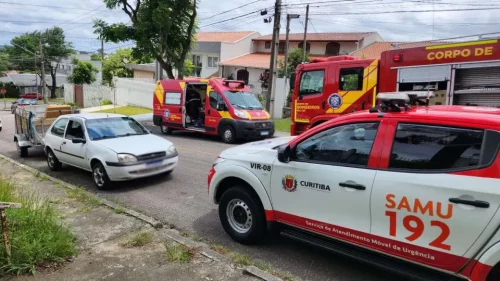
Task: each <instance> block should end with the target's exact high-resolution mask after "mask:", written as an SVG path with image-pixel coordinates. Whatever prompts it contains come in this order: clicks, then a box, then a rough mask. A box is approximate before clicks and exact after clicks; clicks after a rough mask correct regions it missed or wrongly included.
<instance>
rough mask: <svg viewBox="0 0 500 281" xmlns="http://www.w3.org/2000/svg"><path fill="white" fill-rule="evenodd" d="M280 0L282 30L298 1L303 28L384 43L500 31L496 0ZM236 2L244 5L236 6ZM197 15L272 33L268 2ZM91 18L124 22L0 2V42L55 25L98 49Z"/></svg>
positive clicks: (89, 10) (213, 2)
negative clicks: (376, 37) (365, 35)
mask: <svg viewBox="0 0 500 281" xmlns="http://www.w3.org/2000/svg"><path fill="white" fill-rule="evenodd" d="M282 1H283V3H282V4H283V16H282V19H283V20H282V29H281V30H282V33H284V32H285V23H286V16H284V15H285V14H286V13H297V14H300V18H299V19H295V20H292V24H291V32H303V30H304V23H305V10H306V5H305V4H304V3H311V5H310V21H309V26H308V31H309V32H365V31H377V32H379V33H380V35H381V36H382V38H383V39H384V40H385V41H423V40H431V39H440V38H451V37H458V36H465V35H472V34H483V33H490V32H497V31H498V32H500V19H496V18H495V16H494V15H495V14H497V13H498V12H499V11H500V0H489V1H485V0H483V1H474V0H315V1H313V0H282ZM313 2H314V3H313ZM16 3H17V4H16ZM474 3H475V4H474ZM37 5H38V6H37ZM242 5H246V6H244V7H241V8H238V7H240V6H242ZM41 6H51V7H41ZM264 10H267V15H266V16H261V15H260V11H264ZM450 10H463V11H450ZM404 11H408V12H404ZM414 11H430V12H420V13H417V12H414ZM198 13H199V19H200V24H199V25H200V29H201V31H231V30H254V31H258V32H260V33H261V34H262V35H265V34H270V33H272V23H264V18H266V17H271V16H272V15H273V13H274V1H273V0H260V1H255V0H231V1H229V0H201V2H200V4H199V9H198ZM95 18H101V19H104V20H106V21H108V22H125V23H128V22H129V19H128V17H127V16H126V15H125V13H124V12H123V11H122V10H108V9H106V7H105V6H104V4H103V1H102V0H84V1H82V0H78V1H77V0H52V1H46V0H45V1H43V0H23V1H21V0H0V45H4V44H8V43H9V42H10V40H11V39H12V37H14V36H16V35H19V34H22V33H24V32H29V31H33V30H36V29H38V30H44V29H46V28H49V27H52V26H54V25H58V26H61V27H63V28H64V30H65V34H66V36H67V39H68V40H70V41H72V42H73V44H74V46H75V48H76V49H77V50H82V51H95V50H97V49H99V48H100V42H99V41H98V40H96V39H95V38H96V36H95V34H93V28H92V20H93V19H95ZM499 34H500V33H499ZM476 38H477V37H476ZM130 45H131V44H130V43H121V44H118V45H116V44H106V45H105V50H106V52H112V51H114V50H115V49H116V48H117V47H118V46H124V47H129V46H130Z"/></svg>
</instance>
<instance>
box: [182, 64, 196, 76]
mask: <svg viewBox="0 0 500 281" xmlns="http://www.w3.org/2000/svg"><path fill="white" fill-rule="evenodd" d="M193 69H194V64H193V61H192V60H185V61H184V76H191V73H193Z"/></svg>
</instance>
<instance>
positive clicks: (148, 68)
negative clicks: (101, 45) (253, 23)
mask: <svg viewBox="0 0 500 281" xmlns="http://www.w3.org/2000/svg"><path fill="white" fill-rule="evenodd" d="M260 36H261V35H260V33H258V32H255V31H229V32H198V33H196V42H195V44H194V46H193V49H192V50H191V53H190V54H189V55H188V57H187V58H188V59H191V60H192V61H193V64H194V65H195V68H194V70H193V73H192V75H191V76H194V77H202V78H208V77H213V76H219V68H218V63H219V62H220V61H222V60H228V59H232V58H235V57H239V56H241V55H244V54H248V53H251V52H252V40H253V39H255V38H258V37H260ZM127 67H128V68H129V69H132V70H133V71H134V78H138V79H151V80H154V79H155V77H154V73H155V64H127Z"/></svg>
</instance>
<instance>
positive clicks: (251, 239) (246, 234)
mask: <svg viewBox="0 0 500 281" xmlns="http://www.w3.org/2000/svg"><path fill="white" fill-rule="evenodd" d="M219 218H220V220H221V223H222V226H223V227H224V230H225V231H226V232H227V234H228V235H229V236H231V238H232V239H233V240H235V241H237V242H239V243H242V244H252V243H255V242H256V241H257V240H258V239H260V238H262V237H263V236H264V234H265V232H266V218H265V214H264V209H263V208H262V207H261V204H260V201H259V199H258V198H257V197H256V196H254V195H252V194H250V193H249V192H248V191H247V190H246V189H245V188H244V187H242V186H235V187H232V188H230V189H228V190H227V191H225V192H224V194H222V197H221V200H220V204H219Z"/></svg>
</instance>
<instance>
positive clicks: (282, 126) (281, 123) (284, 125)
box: [274, 118, 292, 132]
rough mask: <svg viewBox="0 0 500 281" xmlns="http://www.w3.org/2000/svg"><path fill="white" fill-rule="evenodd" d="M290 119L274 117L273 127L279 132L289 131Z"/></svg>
mask: <svg viewBox="0 0 500 281" xmlns="http://www.w3.org/2000/svg"><path fill="white" fill-rule="evenodd" d="M291 124H292V121H291V119H290V118H286V119H274V129H275V130H276V131H281V132H290V125H291Z"/></svg>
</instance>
